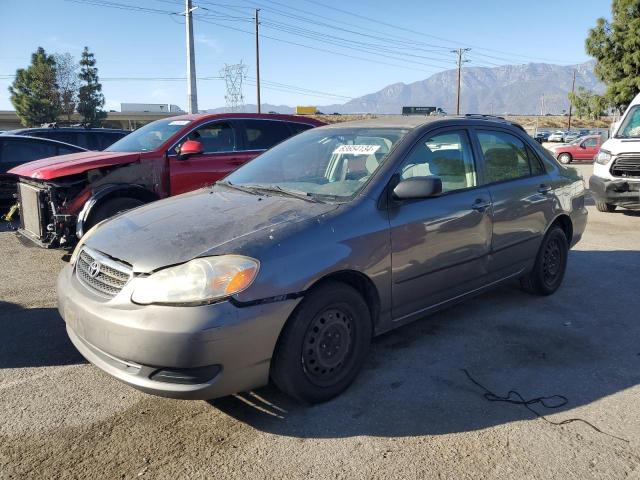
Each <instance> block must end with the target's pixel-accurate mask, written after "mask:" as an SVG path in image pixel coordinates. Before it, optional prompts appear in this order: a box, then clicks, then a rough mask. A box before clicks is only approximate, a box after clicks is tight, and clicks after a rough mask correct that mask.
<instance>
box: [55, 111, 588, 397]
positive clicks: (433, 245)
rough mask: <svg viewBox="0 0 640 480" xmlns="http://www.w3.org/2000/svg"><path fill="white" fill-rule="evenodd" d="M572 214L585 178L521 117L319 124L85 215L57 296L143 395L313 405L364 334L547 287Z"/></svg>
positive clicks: (96, 349)
mask: <svg viewBox="0 0 640 480" xmlns="http://www.w3.org/2000/svg"><path fill="white" fill-rule="evenodd" d="M585 224H586V210H585V206H584V184H583V181H582V179H581V178H580V177H579V176H578V174H577V173H576V172H575V171H574V170H573V169H569V168H566V167H564V166H562V165H560V164H559V163H558V162H556V160H555V159H554V158H553V157H551V156H550V155H549V153H548V152H546V151H545V150H544V149H543V148H542V147H540V146H539V145H538V144H537V143H536V142H534V141H533V140H532V139H531V138H529V136H528V135H527V134H526V133H525V132H524V130H522V128H521V127H519V126H518V125H515V124H512V123H510V122H506V121H504V120H500V119H497V118H484V117H473V116H471V117H468V118H444V119H441V118H433V117H402V118H394V117H389V118H385V119H375V120H367V121H359V122H351V123H342V124H334V125H331V126H326V127H321V128H317V129H313V130H309V131H307V132H305V133H302V134H300V135H298V136H296V137H293V138H291V139H289V140H287V141H285V142H283V143H281V144H280V145H278V146H276V147H275V148H273V149H271V150H269V151H267V152H266V153H264V154H262V155H260V156H259V157H257V158H256V159H255V160H253V161H251V162H249V163H247V164H246V165H244V166H242V167H241V168H240V169H238V170H237V171H236V172H234V173H232V174H231V175H230V176H228V177H227V178H226V179H224V180H222V181H218V182H217V183H216V184H215V185H213V186H209V187H206V188H202V189H200V190H196V191H193V192H189V193H185V194H183V195H179V196H176V197H172V198H168V199H165V200H161V201H158V202H154V203H151V204H148V205H144V206H141V207H139V208H136V209H133V210H130V211H128V212H125V213H121V214H119V215H118V216H116V217H114V218H112V219H111V220H106V221H104V222H102V223H101V224H98V225H96V226H95V227H94V228H93V229H92V230H91V231H89V232H88V233H87V234H86V235H85V236H84V237H83V238H82V240H81V242H80V243H79V244H78V245H77V247H76V249H75V251H74V253H73V255H72V258H71V261H70V263H69V265H67V266H66V267H65V268H64V269H63V271H62V272H61V273H60V276H59V279H58V300H59V303H58V305H59V310H60V313H61V315H62V316H63V318H64V320H65V322H66V324H67V331H68V334H69V337H70V338H71V340H72V342H73V343H74V345H75V346H76V347H77V348H78V350H79V351H80V352H81V353H82V354H83V355H84V356H85V357H86V358H87V359H88V360H89V361H90V362H92V363H93V364H94V365H96V366H97V367H99V368H101V369H102V370H104V371H105V372H107V373H109V374H110V375H112V376H114V377H115V378H117V379H119V380H121V381H123V382H125V383H127V384H129V385H131V386H133V387H136V388H138V389H141V390H143V391H145V392H148V393H152V394H156V395H162V396H169V397H175V398H187V399H210V398H214V397H219V396H223V395H228V394H231V393H234V392H238V391H243V390H249V389H253V388H256V387H260V386H262V385H265V384H267V383H268V382H269V381H270V380H272V381H273V382H274V383H275V384H276V385H277V386H278V387H279V388H280V389H281V390H283V391H284V392H286V393H287V394H289V395H291V396H292V397H294V398H296V399H298V400H301V401H304V402H309V403H315V402H322V401H326V400H328V399H330V398H332V397H333V396H335V395H337V394H339V393H340V392H342V391H343V390H344V389H346V388H347V387H348V386H349V384H350V383H351V382H352V381H353V379H354V378H355V377H356V374H357V373H358V371H359V369H360V368H361V366H362V364H363V361H364V359H365V355H366V353H367V349H368V346H369V343H370V341H371V338H372V336H374V335H378V334H381V333H383V332H386V331H389V330H391V329H393V328H397V327H399V326H400V325H403V324H406V323H407V322H410V321H413V320H416V319H419V318H421V317H424V316H425V315H427V314H430V313H433V312H435V311H437V310H440V309H442V308H444V307H446V306H449V305H451V304H454V303H456V302H459V301H461V300H463V299H465V298H468V297H470V296H473V295H477V294H479V293H481V292H484V291H486V290H487V289H490V288H492V287H495V286H497V285H499V284H502V283H504V282H510V281H515V280H519V281H520V283H521V285H522V287H523V288H524V289H525V290H526V291H528V292H531V293H534V294H539V295H549V294H552V293H553V292H555V291H556V289H558V287H559V286H560V284H561V282H562V280H563V276H564V272H565V268H566V265H567V259H568V250H569V248H571V247H572V246H573V245H575V243H576V242H578V241H579V240H580V238H581V236H582V233H583V231H584V228H585Z"/></svg>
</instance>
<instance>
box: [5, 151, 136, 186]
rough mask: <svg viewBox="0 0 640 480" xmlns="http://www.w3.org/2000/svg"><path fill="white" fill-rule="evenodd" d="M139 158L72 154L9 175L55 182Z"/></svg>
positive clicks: (95, 153)
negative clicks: (55, 179) (58, 179)
mask: <svg viewBox="0 0 640 480" xmlns="http://www.w3.org/2000/svg"><path fill="white" fill-rule="evenodd" d="M139 158H140V154H139V153H129V152H125V153H122V152H79V153H70V154H69V155H59V156H57V157H49V158H43V159H41V160H35V161H33V162H28V163H25V164H23V165H19V166H17V167H15V168H12V169H11V170H9V171H8V172H7V173H13V174H14V175H19V176H20V177H29V178H37V179H39V180H53V179H54V178H60V177H66V176H68V175H74V174H76V173H82V172H86V171H87V170H91V169H93V168H100V167H108V166H110V165H118V164H124V163H131V162H135V161H136V160H138V159H139Z"/></svg>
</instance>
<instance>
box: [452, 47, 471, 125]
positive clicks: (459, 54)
mask: <svg viewBox="0 0 640 480" xmlns="http://www.w3.org/2000/svg"><path fill="white" fill-rule="evenodd" d="M469 50H471V49H470V48H457V49H455V50H451V53H455V54H457V55H458V62H457V63H458V95H457V100H456V115H460V84H461V80H462V64H463V63H466V62H468V61H469V60H463V59H462V55H463V54H464V53H465V52H468V51H469Z"/></svg>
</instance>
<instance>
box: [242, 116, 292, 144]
mask: <svg viewBox="0 0 640 480" xmlns="http://www.w3.org/2000/svg"><path fill="white" fill-rule="evenodd" d="M244 124H245V149H246V150H267V149H269V148H271V147H273V146H274V145H275V144H277V143H280V142H281V141H282V140H284V139H286V138H289V137H290V136H291V132H290V131H289V128H288V127H287V124H286V122H280V121H272V120H271V121H270V120H245V121H244Z"/></svg>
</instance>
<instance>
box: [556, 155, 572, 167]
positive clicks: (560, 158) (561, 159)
mask: <svg viewBox="0 0 640 480" xmlns="http://www.w3.org/2000/svg"><path fill="white" fill-rule="evenodd" d="M571 160H572V158H571V155H570V154H568V153H561V154H560V155H558V161H559V162H560V163H562V164H563V165H569V164H570V163H571Z"/></svg>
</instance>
